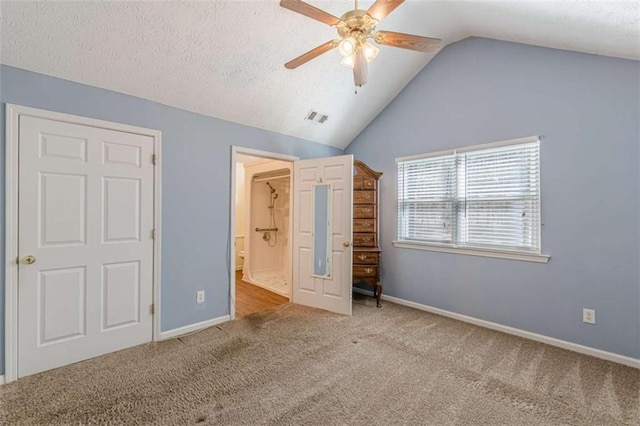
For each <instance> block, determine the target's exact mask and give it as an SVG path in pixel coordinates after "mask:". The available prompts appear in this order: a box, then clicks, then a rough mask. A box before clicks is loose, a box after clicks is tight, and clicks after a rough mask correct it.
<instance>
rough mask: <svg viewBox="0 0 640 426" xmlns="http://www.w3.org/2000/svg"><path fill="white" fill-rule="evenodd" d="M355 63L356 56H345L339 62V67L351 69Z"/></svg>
mask: <svg viewBox="0 0 640 426" xmlns="http://www.w3.org/2000/svg"><path fill="white" fill-rule="evenodd" d="M355 63H356V55H349V56H345V57H344V58H342V61H341V62H340V65H342V66H343V67H347V68H351V69H353V65H354V64H355Z"/></svg>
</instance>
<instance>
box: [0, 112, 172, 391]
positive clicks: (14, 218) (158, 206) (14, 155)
mask: <svg viewBox="0 0 640 426" xmlns="http://www.w3.org/2000/svg"><path fill="white" fill-rule="evenodd" d="M6 109H7V112H6V158H5V167H6V170H5V179H6V181H5V191H6V193H5V214H6V217H5V273H4V274H5V346H4V352H5V382H6V383H9V382H12V381H14V380H16V379H17V378H18V265H17V263H16V259H17V257H18V142H19V141H18V134H19V120H20V116H29V117H35V118H44V119H48V120H55V121H61V122H65V123H71V124H78V125H82V126H91V127H98V128H101V129H108V130H116V131H120V132H126V133H133V134H138V135H144V136H150V137H152V138H153V145H154V154H155V159H156V161H155V163H156V164H155V167H154V182H153V192H154V194H153V200H154V201H153V223H154V225H153V227H154V229H155V239H154V241H153V303H154V316H153V340H154V341H155V340H159V338H160V259H161V256H160V249H161V244H160V243H161V240H162V222H161V215H162V181H161V179H162V161H160V159H161V158H162V133H161V132H160V131H159V130H152V129H145V128H142V127H135V126H130V125H127V124H121V123H113V122H110V121H103V120H97V119H93V118H87V117H80V116H76V115H71V114H63V113H59V112H54V111H47V110H42V109H36V108H30V107H25V106H21V105H14V104H6Z"/></svg>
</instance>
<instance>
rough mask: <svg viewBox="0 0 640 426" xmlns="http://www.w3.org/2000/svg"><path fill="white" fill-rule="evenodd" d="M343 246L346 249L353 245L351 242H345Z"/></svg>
mask: <svg viewBox="0 0 640 426" xmlns="http://www.w3.org/2000/svg"><path fill="white" fill-rule="evenodd" d="M342 245H343V246H345V247H349V246H350V245H351V243H350V242H349V241H345V242H344V243H342Z"/></svg>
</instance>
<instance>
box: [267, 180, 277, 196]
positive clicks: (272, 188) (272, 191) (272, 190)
mask: <svg viewBox="0 0 640 426" xmlns="http://www.w3.org/2000/svg"><path fill="white" fill-rule="evenodd" d="M267 186H269V188H271V193H272V194H273V193H274V192H276V190H275V189H274V187H273V186H271V184H270V183H269V182H267Z"/></svg>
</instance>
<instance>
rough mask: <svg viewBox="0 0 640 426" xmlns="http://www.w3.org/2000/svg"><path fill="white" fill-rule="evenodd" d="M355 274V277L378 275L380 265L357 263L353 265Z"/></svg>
mask: <svg viewBox="0 0 640 426" xmlns="http://www.w3.org/2000/svg"><path fill="white" fill-rule="evenodd" d="M353 276H354V277H377V276H378V267H377V266H359V265H355V266H354V267H353Z"/></svg>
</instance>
